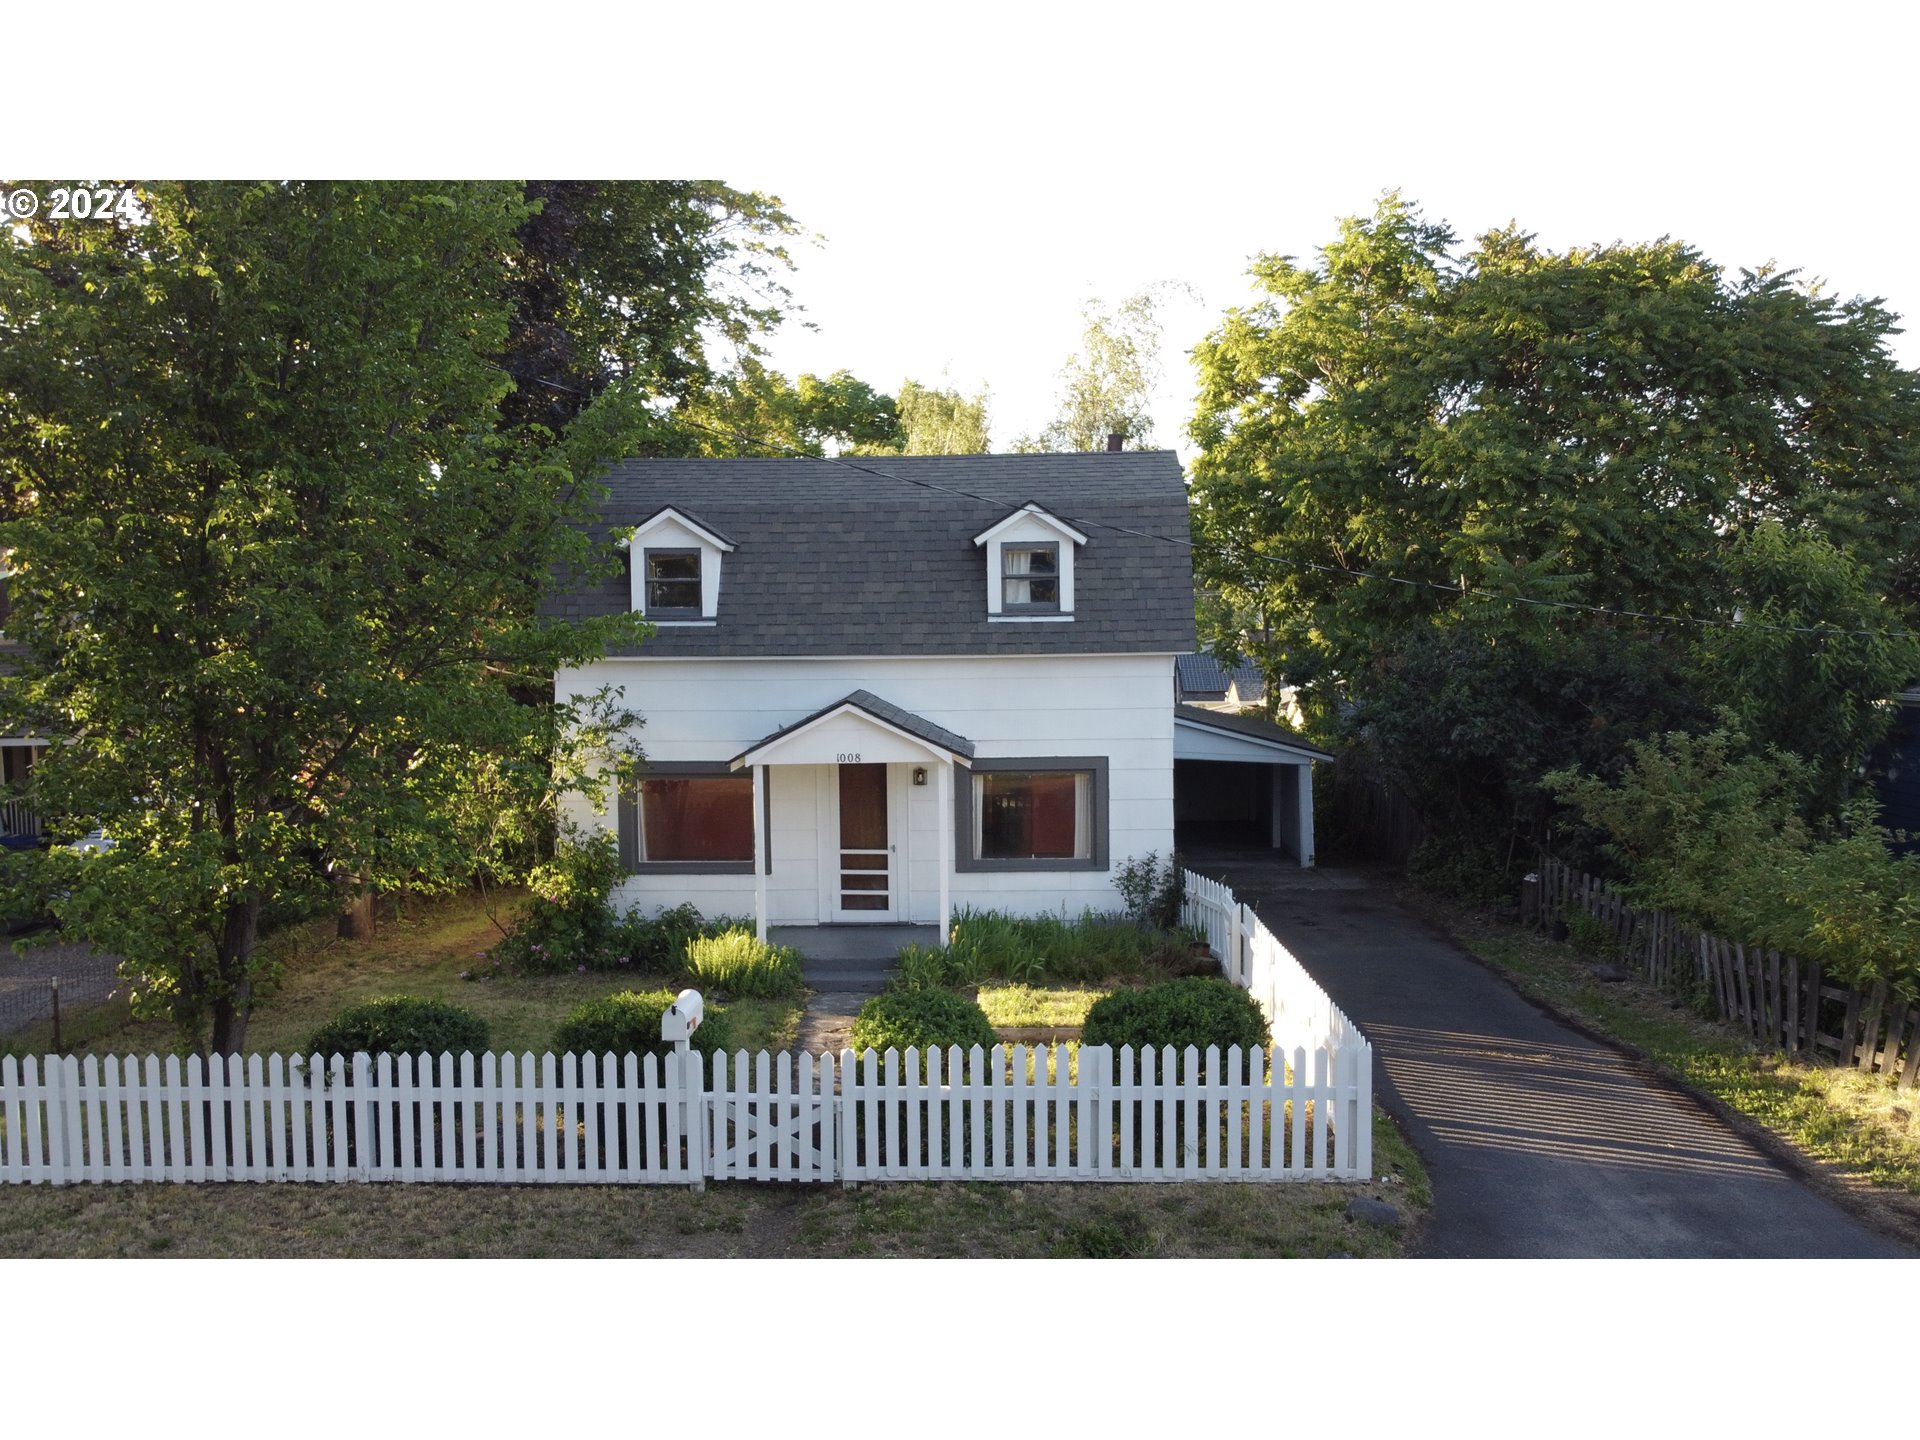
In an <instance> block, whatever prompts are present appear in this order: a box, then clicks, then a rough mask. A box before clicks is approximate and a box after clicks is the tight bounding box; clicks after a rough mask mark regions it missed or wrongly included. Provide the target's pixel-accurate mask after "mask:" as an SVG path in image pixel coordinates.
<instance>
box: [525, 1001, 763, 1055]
mask: <svg viewBox="0 0 1920 1440" xmlns="http://www.w3.org/2000/svg"><path fill="white" fill-rule="evenodd" d="M673 1001H674V993H673V991H671V990H623V991H621V992H620V993H619V994H617V995H608V996H605V997H603V998H601V999H599V1000H588V1001H586V1002H585V1003H583V1004H580V1005H576V1006H575V1007H574V1008H573V1009H572V1010H571V1011H569V1012H568V1013H567V1018H566V1019H565V1020H563V1021H562V1022H561V1024H560V1028H559V1029H558V1030H556V1031H554V1032H553V1053H554V1054H556V1055H569V1054H571V1055H579V1056H581V1057H582V1058H583V1059H584V1058H585V1057H587V1056H600V1055H615V1056H620V1055H627V1054H633V1055H658V1056H659V1057H661V1058H662V1059H665V1058H666V1057H667V1056H669V1055H671V1054H672V1053H673V1042H672V1041H670V1040H662V1039H661V1038H660V1017H661V1016H662V1015H664V1014H666V1013H667V1007H668V1006H669V1005H671V1004H673ZM689 1043H690V1044H691V1045H692V1047H693V1048H694V1049H695V1050H698V1051H699V1052H700V1053H701V1054H702V1055H712V1054H714V1053H716V1052H717V1051H722V1050H730V1049H732V1048H733V1031H732V1028H731V1027H730V1026H729V1025H728V1023H727V1016H726V1012H725V1011H723V1010H722V1009H720V1008H719V1007H718V1006H716V1005H709V1006H707V1012H706V1016H705V1018H703V1019H702V1020H701V1022H700V1028H699V1029H697V1030H695V1031H694V1032H693V1037H692V1039H691V1040H690V1041H689Z"/></svg>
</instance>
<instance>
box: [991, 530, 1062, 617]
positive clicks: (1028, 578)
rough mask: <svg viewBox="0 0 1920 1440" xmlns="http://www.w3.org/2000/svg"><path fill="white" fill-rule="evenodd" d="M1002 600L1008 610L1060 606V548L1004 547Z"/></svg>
mask: <svg viewBox="0 0 1920 1440" xmlns="http://www.w3.org/2000/svg"><path fill="white" fill-rule="evenodd" d="M1000 603H1001V607H1002V608H1003V609H1006V610H1058V609H1059V608H1060V547H1059V546H1058V545H1003V546H1001V547H1000Z"/></svg>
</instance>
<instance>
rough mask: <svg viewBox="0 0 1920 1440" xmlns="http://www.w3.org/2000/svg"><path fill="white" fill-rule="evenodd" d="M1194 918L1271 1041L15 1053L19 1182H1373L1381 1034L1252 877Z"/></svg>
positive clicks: (11, 1086)
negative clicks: (1347, 1010) (1249, 1044)
mask: <svg viewBox="0 0 1920 1440" xmlns="http://www.w3.org/2000/svg"><path fill="white" fill-rule="evenodd" d="M1186 884H1187V894H1186V900H1185V902H1184V903H1183V905H1182V907H1181V919H1182V921H1183V922H1184V923H1186V924H1189V925H1192V926H1195V927H1196V928H1198V929H1200V930H1202V931H1203V932H1204V933H1205V934H1206V936H1207V939H1208V944H1209V946H1210V947H1211V949H1212V950H1213V953H1214V954H1215V955H1216V956H1217V957H1219V959H1220V963H1221V969H1222V971H1223V972H1224V973H1225V974H1226V975H1227V977H1228V978H1230V979H1231V980H1232V981H1233V982H1234V983H1235V984H1236V985H1239V986H1241V987H1242V988H1243V989H1246V990H1247V991H1249V992H1250V993H1251V994H1252V995H1253V997H1254V998H1255V1000H1257V1001H1258V1002H1259V1004H1260V1007H1261V1009H1262V1011H1264V1012H1265V1014H1266V1016H1267V1018H1268V1021H1269V1023H1270V1024H1271V1026H1272V1031H1273V1039H1274V1048H1273V1049H1272V1051H1271V1052H1268V1051H1264V1050H1253V1051H1248V1052H1242V1051H1241V1049H1240V1047H1238V1046H1234V1047H1233V1048H1231V1049H1229V1050H1228V1051H1227V1052H1226V1053H1225V1054H1224V1055H1223V1054H1222V1053H1221V1052H1220V1051H1219V1050H1218V1049H1217V1048H1216V1047H1213V1046H1209V1047H1207V1049H1206V1050H1205V1052H1204V1053H1203V1052H1200V1051H1197V1050H1195V1049H1194V1048H1192V1047H1188V1048H1187V1049H1186V1050H1184V1051H1181V1052H1176V1051H1175V1050H1174V1049H1173V1048H1172V1047H1167V1048H1164V1049H1162V1050H1159V1051H1154V1050H1152V1049H1148V1050H1145V1051H1142V1052H1141V1053H1139V1054H1137V1055H1136V1054H1135V1052H1134V1050H1133V1047H1131V1046H1125V1047H1123V1048H1122V1049H1121V1050H1120V1051H1119V1052H1118V1053H1117V1054H1116V1053H1115V1052H1114V1051H1113V1050H1112V1049H1111V1048H1110V1047H1108V1046H1104V1045H1101V1046H1080V1047H1071V1046H1065V1045H1061V1046H1053V1047H1036V1048H1032V1049H1029V1048H1028V1047H1027V1046H1025V1045H1015V1046H1012V1047H1007V1046H1004V1045H996V1046H994V1047H993V1048H992V1049H991V1050H983V1049H982V1048H981V1047H979V1046H975V1047H973V1048H972V1049H971V1050H970V1051H962V1050H961V1049H959V1048H958V1047H954V1048H953V1049H950V1050H946V1051H940V1050H934V1051H929V1052H928V1053H927V1054H925V1055H924V1056H923V1055H922V1054H921V1053H920V1052H919V1051H918V1050H914V1049H909V1050H908V1051H907V1052H906V1053H905V1054H904V1055H902V1054H901V1053H900V1052H898V1051H895V1050H889V1051H887V1052H886V1053H885V1054H884V1055H879V1054H876V1053H875V1052H873V1051H871V1050H869V1051H866V1052H865V1053H864V1054H862V1055H859V1056H856V1055H855V1054H854V1053H853V1052H852V1051H851V1050H847V1051H842V1052H841V1053H840V1054H839V1055H838V1056H834V1055H830V1054H829V1055H811V1054H804V1053H802V1054H793V1053H783V1054H777V1055H769V1054H767V1053H766V1052H764V1051H762V1052H761V1053H760V1054H758V1055H753V1056H749V1055H748V1054H747V1053H746V1052H745V1051H741V1052H739V1053H737V1054H735V1055H732V1056H728V1055H724V1054H723V1055H716V1056H714V1057H712V1058H711V1059H710V1060H708V1059H705V1058H703V1057H702V1056H701V1055H700V1054H699V1053H698V1052H697V1051H691V1050H687V1051H683V1052H681V1053H677V1054H674V1055H670V1056H668V1057H667V1058H665V1059H664V1060H662V1059H657V1058H655V1057H654V1056H651V1055H647V1056H638V1057H636V1056H633V1055H626V1056H621V1057H618V1058H616V1057H614V1056H612V1055H607V1056H601V1057H592V1056H589V1057H586V1058H585V1059H584V1060H582V1059H581V1057H578V1056H574V1055H565V1056H559V1057H556V1056H553V1055H542V1056H539V1057H535V1056H533V1055H531V1054H526V1055H519V1056H514V1055H492V1054H488V1055H481V1056H477V1057H476V1056H473V1055H460V1056H458V1057H456V1056H453V1055H442V1056H440V1057H439V1058H438V1059H437V1060H436V1059H434V1058H433V1057H431V1056H426V1055H419V1056H401V1057H398V1058H396V1057H393V1056H389V1055H381V1056H375V1057H369V1056H367V1055H355V1056H353V1057H351V1058H350V1059H349V1058H346V1057H342V1056H337V1055H336V1056H333V1057H331V1058H330V1059H329V1058H323V1057H321V1056H318V1055H313V1056H296V1057H293V1058H292V1059H285V1058H283V1057H281V1056H279V1055H268V1056H260V1055H251V1056H247V1057H244V1058H242V1057H240V1056H229V1057H215V1058H214V1059H212V1060H211V1061H203V1060H202V1059H201V1058H200V1057H198V1056H189V1057H187V1058H186V1059H184V1060H183V1059H182V1058H180V1057H179V1056H169V1057H167V1058H166V1059H165V1060H161V1059H159V1058H157V1057H155V1056H151V1055H149V1056H147V1057H146V1058H145V1059H144V1060H142V1059H138V1058H136V1057H133V1056H127V1057H116V1056H109V1057H106V1058H104V1059H102V1058H101V1057H99V1056H94V1055H88V1056H86V1057H84V1058H81V1057H76V1056H71V1055H69V1056H64V1057H62V1056H47V1057H44V1058H42V1059H35V1058H31V1057H30V1058H28V1059H26V1060H24V1061H22V1060H16V1059H15V1058H13V1057H11V1056H8V1057H4V1058H0V1182H9V1183H14V1184H21V1183H30V1184H53V1185H63V1184H70V1183H73V1182H76V1181H105V1182H115V1181H155V1180H171V1181H178V1182H224V1181H268V1180H275V1181H310V1182H311V1181H346V1180H358V1181H375V1180H388V1181H403V1182H404V1181H439V1182H492V1183H511V1184H563V1183H576V1184H578V1183H589V1184H668V1185H692V1186H695V1187H698V1186H701V1185H703V1184H704V1183H705V1181H707V1180H708V1179H715V1180H798V1181H831V1180H839V1181H841V1182H843V1183H846V1184H854V1183H857V1182H859V1181H863V1180H869V1181H885V1180H927V1179H953V1180H1024V1181H1044V1180H1091V1181H1101V1180H1113V1181H1154V1180H1160V1181H1166V1180H1260V1181H1279V1180H1366V1179H1369V1178H1371V1176H1372V1173H1373V1049H1372V1046H1371V1045H1370V1044H1369V1043H1368V1042H1367V1040H1366V1038H1365V1037H1364V1036H1363V1035H1361V1033H1360V1032H1359V1030H1358V1029H1357V1028H1355V1027H1354V1025H1353V1024H1352V1022H1351V1021H1349V1020H1348V1019H1347V1017H1346V1016H1345V1015H1344V1014H1343V1013H1342V1012H1341V1011H1340V1009H1339V1007H1338V1006H1336V1005H1334V1004H1333V1002H1332V1001H1331V1000H1330V999H1328V997H1327V994H1326V992H1325V991H1324V990H1322V989H1321V988H1320V987H1319V985H1317V984H1316V983H1314V980H1313V978H1312V976H1310V975H1308V974H1307V972H1306V970H1305V969H1304V968H1302V967H1301V965H1300V962H1299V961H1297V960H1296V959H1294V957H1293V956H1292V954H1290V953H1289V952H1288V951H1287V949H1286V947H1285V946H1284V945H1282V944H1281V943H1280V942H1279V941H1278V940H1277V939H1276V938H1275V937H1274V936H1273V934H1272V933H1271V932H1270V931H1268V930H1267V928H1266V926H1264V925H1263V924H1261V923H1260V920H1259V917H1258V916H1256V915H1254V914H1253V912H1252V911H1251V910H1249V909H1248V908H1247V907H1246V906H1244V905H1241V904H1239V903H1238V901H1237V900H1236V899H1235V898H1234V895H1233V892H1232V891H1231V890H1229V889H1227V888H1226V887H1225V886H1224V885H1221V884H1219V883H1218V882H1217V881H1213V880H1209V879H1207V878H1205V877H1204V876H1199V875H1195V874H1193V873H1191V872H1188V874H1187V876H1186Z"/></svg>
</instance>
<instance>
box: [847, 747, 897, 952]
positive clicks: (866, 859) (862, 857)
mask: <svg viewBox="0 0 1920 1440" xmlns="http://www.w3.org/2000/svg"><path fill="white" fill-rule="evenodd" d="M839 770H840V778H839V786H840V794H839V800H840V804H839V807H838V808H839V811H840V884H839V890H838V904H837V905H836V906H835V916H834V918H835V919H840V920H891V919H893V918H894V904H893V846H892V845H891V844H890V843H888V834H887V767H886V766H884V765H842V766H840V767H839Z"/></svg>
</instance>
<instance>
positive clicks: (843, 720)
mask: <svg viewBox="0 0 1920 1440" xmlns="http://www.w3.org/2000/svg"><path fill="white" fill-rule="evenodd" d="M972 758H973V742H972V741H971V740H968V739H967V738H966V737H965V736H962V735H956V734H954V733H953V732H951V731H949V730H946V729H943V728H942V727H940V726H938V725H936V724H934V723H933V722H932V721H929V720H926V719H924V718H922V717H921V716H918V715H914V714H912V713H910V712H908V711H906V710H903V709H901V708H900V707H899V706H896V705H891V704H888V703H887V702H886V701H884V700H882V699H881V698H880V697H879V696H877V695H874V694H871V693H870V692H868V691H865V690H856V691H854V692H853V693H852V694H850V695H848V696H847V697H846V698H845V699H843V700H840V701H837V702H836V703H834V704H832V705H829V706H827V707H826V708H825V709H823V710H818V711H815V712H814V713H813V714H812V715H809V716H807V717H806V718H805V719H803V720H799V721H796V722H795V723H794V724H792V725H788V726H786V727H784V728H783V729H780V730H777V731H775V732H774V733H773V734H771V735H768V736H767V737H766V738H764V739H762V740H761V741H759V742H758V743H757V744H754V745H752V746H750V747H748V748H747V749H746V750H745V751H743V752H741V753H740V754H739V755H736V756H735V757H734V758H733V759H732V761H731V762H729V763H730V768H731V769H732V770H733V771H735V772H738V771H741V770H745V771H747V772H748V773H749V774H750V775H751V776H752V777H753V805H752V820H753V863H752V869H753V877H754V894H753V909H754V923H755V927H756V930H757V932H758V934H759V935H760V937H761V938H762V939H771V938H773V937H772V934H771V931H772V930H773V929H775V928H779V929H783V930H785V929H789V928H791V929H792V930H794V931H796V932H797V933H799V934H801V935H803V936H805V937H806V939H807V944H806V945H801V944H797V943H795V942H792V941H789V942H787V943H794V944H795V948H796V949H799V950H800V951H801V953H802V954H803V955H808V954H809V953H810V952H809V949H808V946H812V947H814V949H815V952H816V953H817V951H818V947H820V946H822V945H825V946H827V947H829V948H830V950H832V951H834V952H837V953H835V954H833V955H832V956H831V957H829V956H825V955H821V956H818V958H821V959H828V958H831V959H832V961H833V963H835V964H860V965H865V964H870V963H871V962H872V961H873V960H877V959H884V960H885V961H887V962H889V963H890V962H891V960H892V957H893V955H894V954H895V953H896V952H897V951H898V949H899V947H900V944H904V943H906V942H905V941H904V940H900V941H897V942H896V943H893V944H891V945H889V944H888V943H887V940H886V934H887V933H888V932H895V933H897V932H903V931H911V932H914V933H916V934H918V933H925V934H929V935H931V936H932V937H934V943H938V937H941V936H944V935H945V934H946V932H947V929H948V927H949V926H950V924H951V923H952V914H953V901H952V887H953V873H954V848H955V847H954V834H953V820H952V809H953V787H954V778H953V777H954V773H955V770H956V768H960V769H964V768H965V767H966V766H968V765H970V764H971V762H972ZM775 772H782V773H785V774H788V775H793V776H796V777H804V776H805V775H807V774H809V773H810V774H811V775H812V776H813V777H814V779H815V781H816V782H817V784H818V790H817V792H816V801H815V804H814V806H813V817H812V824H811V826H804V825H803V826H802V827H800V830H799V832H798V833H799V835H800V836H803V837H805V838H803V839H802V845H803V847H804V848H806V849H809V850H810V851H811V854H810V856H809V857H808V863H810V865H811V867H812V868H813V870H814V874H815V876H816V881H817V885H818V908H817V910H816V911H815V913H816V914H817V915H818V917H819V919H820V920H821V921H822V922H823V923H822V924H821V925H819V926H809V927H804V928H803V927H786V926H781V927H774V926H771V925H770V924H769V906H768V888H769V887H768V873H769V871H770V869H771V865H770V863H769V861H770V856H771V853H772V851H771V845H772V834H771V831H772V826H773V821H772V807H771V805H770V804H769V800H770V796H771V786H772V783H773V782H772V777H773V775H774V774H775ZM802 783H803V784H804V783H806V782H805V781H804V779H803V780H802ZM915 791H918V792H920V793H921V794H923V795H928V794H930V796H931V800H932V803H931V805H925V806H919V807H916V806H915V805H914V803H913V802H912V800H911V799H910V796H911V794H912V793H913V792H915ZM916 808H920V809H922V810H923V813H924V811H925V810H931V811H932V814H931V816H929V817H927V818H930V819H931V820H932V822H933V823H932V825H931V827H930V828H931V830H932V832H933V833H932V835H931V837H930V838H931V840H932V845H931V846H930V847H926V838H928V837H926V836H925V828H927V827H916V826H915V824H914V823H913V819H912V812H913V810H914V809H916ZM916 828H920V829H921V833H922V837H923V838H922V841H921V844H922V846H923V847H925V848H931V850H932V851H933V854H932V855H931V856H930V857H928V856H925V854H924V848H923V851H922V859H921V868H922V870H924V869H926V868H927V867H926V863H925V862H926V860H927V859H929V858H930V859H931V860H932V866H931V869H932V871H933V874H932V875H931V877H926V878H930V879H931V881H932V884H931V885H928V886H925V887H924V889H922V888H921V887H917V886H916V884H915V879H914V869H915V866H914V863H913V854H912V850H913V834H914V831H915V830H916ZM917 889H920V890H921V894H922V895H924V899H920V907H919V909H918V912H917V913H918V914H919V916H921V917H922V918H924V917H925V916H926V914H927V908H926V905H925V901H926V900H932V901H933V902H934V903H933V907H932V913H933V915H934V917H935V918H936V920H937V923H936V924H934V925H930V926H929V925H925V924H921V925H914V924H912V923H911V922H912V920H913V919H914V917H915V914H916V899H917V898H919V897H918V896H916V890H917ZM927 892H931V893H927ZM787 913H788V915H790V916H791V915H792V914H793V913H794V912H793V911H792V910H791V909H789V910H788V912H787ZM863 931H865V932H868V933H869V934H873V933H878V934H879V935H880V938H878V939H866V940H863V939H859V938H857V937H859V936H860V934H861V932H863ZM822 932H832V933H833V934H834V935H836V936H840V937H842V938H838V939H827V940H822V939H821V938H820V935H821V933H822Z"/></svg>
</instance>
